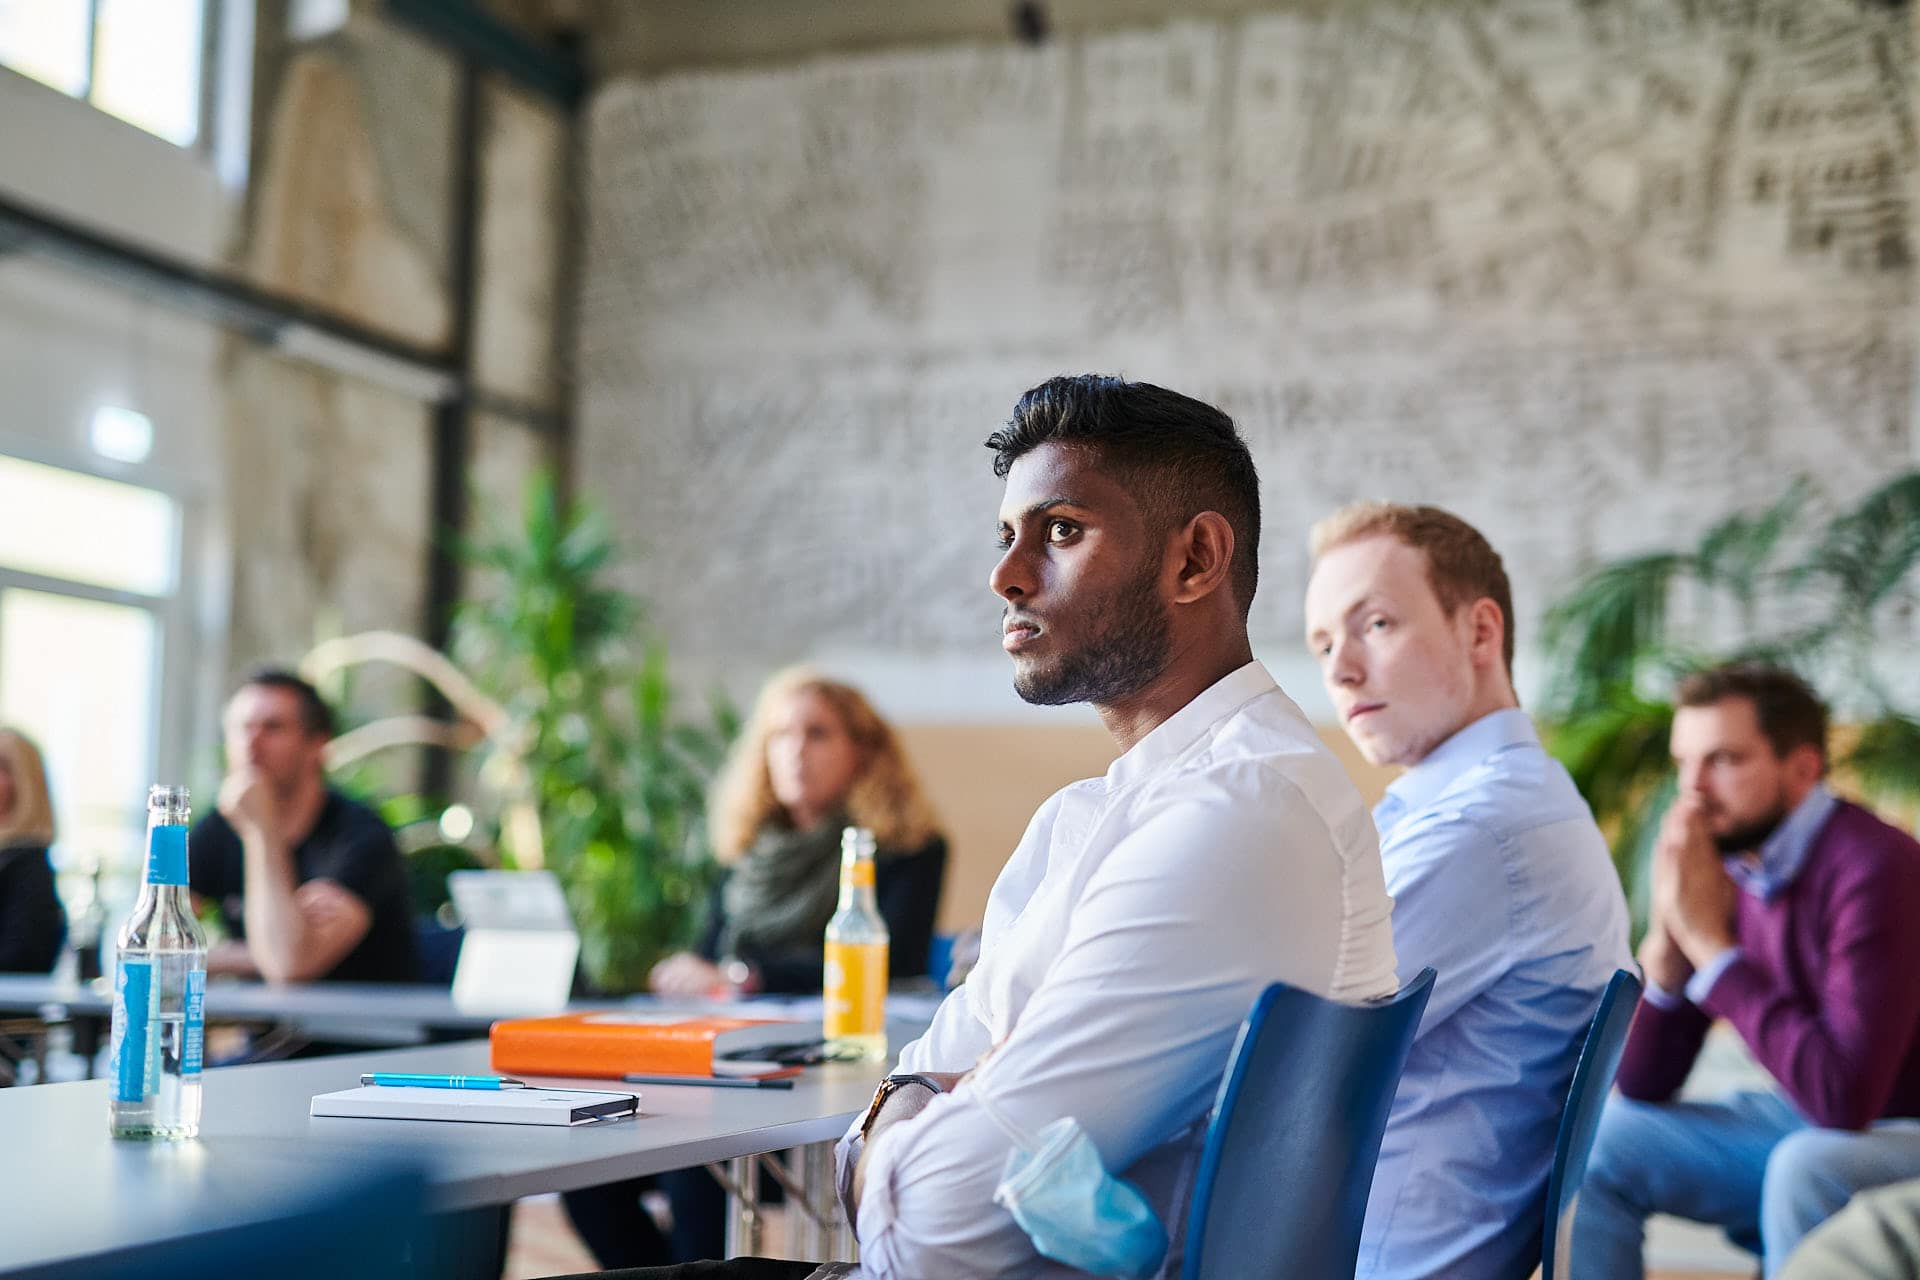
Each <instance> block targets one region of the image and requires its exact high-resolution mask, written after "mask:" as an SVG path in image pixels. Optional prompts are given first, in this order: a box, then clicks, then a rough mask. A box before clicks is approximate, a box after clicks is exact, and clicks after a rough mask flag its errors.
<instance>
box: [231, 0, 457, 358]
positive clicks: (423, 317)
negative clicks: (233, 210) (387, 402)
mask: <svg viewBox="0 0 1920 1280" xmlns="http://www.w3.org/2000/svg"><path fill="white" fill-rule="evenodd" d="M284 68H285V71H284V75H283V76H282V78H281V80H280V83H279V84H278V86H277V90H276V91H275V92H274V93H273V95H272V98H273V108H272V112H271V114H270V116H269V117H268V119H267V121H266V123H265V125H264V126H263V132H262V138H261V144H260V145H261V153H260V157H259V159H258V161H257V165H256V170H255V174H254V183H255V186H254V190H253V192H252V205H251V207H250V209H249V211H248V219H247V222H248V232H247V235H246V236H245V244H244V247H243V249H242V250H241V253H240V255H239V259H240V263H241V265H242V267H243V269H244V270H245V271H246V273H247V274H248V275H249V276H250V277H251V278H252V279H253V280H254V282H255V283H257V284H259V285H261V286H262V287H264V288H268V289H272V290H275V291H277V292H281V293H285V294H288V295H291V296H293V297H295V298H298V299H301V300H302V301H305V302H309V303H312V304H313V305H315V306H318V307H323V308H325V309H327V310H330V311H333V312H336V313H339V314H341V315H343V316H346V317H348V318H351V319H353V320H357V321H359V322H360V323H362V324H365V325H368V326H371V327H372V328H375V329H380V330H384V331H386V332H389V333H392V334H394V335H396V336H398V337H403V338H408V339H411V340H413V341H415V342H419V343H422V344H425V345H429V346H435V345H441V344H444V343H445V342H446V341H447V339H448V336H449V334H450V327H449V320H450V310H449V300H448V296H447V232H448V228H449V226H450V225H451V223H450V217H451V215H450V214H449V212H448V209H449V207H450V203H451V198H452V187H451V169H450V167H449V164H450V158H451V156H452V152H453V148H452V139H453V72H452V66H451V63H449V62H448V61H446V60H445V59H444V58H442V57H441V56H440V55H438V54H436V53H435V52H433V51H432V49H431V48H430V47H428V46H425V45H424V44H422V43H420V42H419V41H417V40H415V39H414V38H412V37H410V36H407V35H405V34H403V33H400V32H397V31H394V30H392V29H391V28H388V27H386V26H384V25H378V24H373V23H371V22H370V21H362V20H358V19H356V21H355V22H354V23H352V24H350V25H349V26H348V27H347V28H346V29H345V30H344V31H342V32H341V33H339V34H338V35H335V36H333V37H329V38H328V39H326V40H324V41H321V42H318V43H316V44H315V45H313V46H311V47H307V48H303V49H302V50H301V51H300V52H298V53H296V54H295V55H293V56H292V57H291V58H289V59H288V60H287V61H286V62H285V64H284Z"/></svg>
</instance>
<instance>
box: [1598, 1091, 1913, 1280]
mask: <svg viewBox="0 0 1920 1280" xmlns="http://www.w3.org/2000/svg"><path fill="white" fill-rule="evenodd" d="M1916 1175H1920V1122H1915V1121H1910V1120H1891V1121H1882V1122H1881V1123H1880V1124H1879V1125H1876V1126H1875V1127H1874V1128H1872V1129H1869V1130H1867V1131H1865V1132H1863V1133H1846V1132H1841V1131H1838V1130H1833V1129H1815V1128H1812V1127H1810V1126H1809V1125H1808V1124H1807V1122H1806V1120H1805V1119H1804V1118H1802V1117H1801V1115H1800V1113H1799V1112H1797V1111H1795V1110H1794V1109H1793V1107H1792V1105H1791V1104H1789V1103H1788V1102H1787V1100H1786V1099H1785V1098H1783V1097H1781V1096H1780V1095H1779V1094H1776V1093H1737V1094H1734V1095H1733V1096H1732V1097H1729V1098H1727V1099H1725V1100H1723V1101H1719V1102H1662V1103H1651V1102H1635V1101H1633V1100H1632V1099H1630V1098H1621V1097H1615V1098H1613V1099H1611V1100H1609V1101H1608V1103H1607V1108H1606V1111H1605V1112H1604V1113H1603V1114H1602V1116H1601V1118H1600V1130H1599V1133H1598V1134H1597V1135H1596V1136H1595V1138H1594V1144H1593V1156H1592V1158H1591V1159H1590V1161H1589V1162H1588V1165H1587V1179H1586V1182H1585V1184H1584V1185H1583V1186H1582V1187H1581V1190H1580V1202H1579V1206H1578V1208H1577V1209H1576V1210H1575V1212H1574V1222H1573V1248H1572V1250H1571V1253H1572V1255H1573V1256H1572V1258H1571V1260H1570V1262H1571V1265H1570V1266H1569V1269H1568V1275H1569V1276H1570V1277H1571V1280H1641V1278H1642V1277H1644V1276H1645V1274H1646V1264H1645V1260H1644V1258H1643V1256H1642V1255H1643V1249H1644V1245H1645V1240H1646V1222H1647V1219H1648V1218H1649V1217H1651V1216H1652V1215H1653V1214H1656V1213H1670V1214H1675V1215H1677V1216H1679V1217H1682V1218H1691V1219H1692V1220H1693V1221H1695V1222H1706V1223H1712V1224H1713V1225H1715V1226H1718V1227H1720V1228H1722V1229H1723V1230H1724V1231H1725V1232H1726V1233H1727V1238H1728V1239H1730V1240H1732V1241H1733V1243H1734V1244H1736V1245H1738V1246H1740V1247H1741V1248H1743V1249H1746V1250H1748V1251H1749V1252H1752V1253H1756V1254H1759V1255H1761V1258H1762V1260H1763V1265H1764V1266H1765V1269H1766V1274H1767V1275H1768V1276H1769V1277H1771V1276H1773V1275H1774V1274H1775V1273H1776V1272H1777V1271H1778V1270H1779V1268H1780V1266H1781V1264H1782V1263H1784V1262H1785V1261H1786V1258H1787V1255H1788V1254H1790V1253H1791V1252H1792V1251H1793V1248H1794V1246H1795V1245H1797V1244H1798V1243H1799V1242H1800V1238H1801V1237H1802V1236H1804V1235H1805V1234H1806V1233H1807V1232H1809V1231H1811V1230H1812V1229H1813V1228H1814V1227H1815V1226H1817V1225H1819V1223H1820V1222H1821V1221H1823V1220H1824V1219H1825V1218H1826V1217H1827V1216H1828V1215H1829V1214H1831V1213H1833V1212H1834V1211H1836V1210H1837V1209H1838V1208H1839V1207H1840V1206H1841V1205H1843V1204H1845V1203H1846V1201H1847V1198H1848V1197H1849V1196H1850V1195H1852V1193H1853V1192H1854V1191H1856V1190H1859V1189H1861V1188H1864V1187H1871V1186H1879V1185H1882V1184H1884V1183H1887V1182H1893V1181H1897V1180H1899V1179H1901V1178H1904V1177H1913V1176H1916Z"/></svg>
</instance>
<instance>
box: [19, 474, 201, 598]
mask: <svg viewBox="0 0 1920 1280" xmlns="http://www.w3.org/2000/svg"><path fill="white" fill-rule="evenodd" d="M0 511H4V512H6V519H4V520H0V565H4V566H6V567H8V568H12V569H20V570H24V571H25V572H27V573H36V574H40V575H42V576H44V577H48V578H64V579H66V580H68V581H70V582H83V583H86V584H88V585H90V586H95V587H106V588H108V589H109V590H114V591H128V592H133V593H135V594H138V595H146V596H163V595H166V594H168V593H170V592H171V591H172V590H173V574H174V564H175V560H176V558H177V557H176V553H175V544H176V542H177V540H178V535H177V532H176V526H177V524H178V516H177V513H176V511H175V509H174V503H173V500H172V499H171V498H169V497H167V495H166V494H164V493H155V492H154V491H153V490H151V489H142V488H140V487H139V486H138V485H131V484H122V483H120V482H119V481H117V480H102V479H101V478H99V477H98V476H89V475H82V474H80V473H79V472H77V471H63V470H61V469H60V468H58V467H46V466H41V465H40V464H39V463H37V462H24V461H22V460H21V459H19V458H0Z"/></svg>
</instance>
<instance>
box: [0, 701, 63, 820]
mask: <svg viewBox="0 0 1920 1280" xmlns="http://www.w3.org/2000/svg"><path fill="white" fill-rule="evenodd" d="M0 764H4V765H5V766H6V770H7V772H8V773H10V774H12V775H13V808H12V809H10V810H8V811H7V812H6V813H0V849H10V848H14V847H16V846H24V845H50V844H52V843H53V799H52V797H50V796H49V795H48V794H47V770H46V766H45V765H43V764H42V763H41V762H40V748H38V747H36V746H34V745H33V742H32V741H31V740H30V739H29V738H28V737H27V736H26V735H25V734H24V733H21V732H20V731H19V730H17V729H0Z"/></svg>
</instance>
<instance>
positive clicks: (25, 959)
mask: <svg viewBox="0 0 1920 1280" xmlns="http://www.w3.org/2000/svg"><path fill="white" fill-rule="evenodd" d="M66 936H67V917H66V915H65V914H64V913H63V912H62V911H61V910H60V898H59V895H57V894H55V893H54V891H53V866H52V864H51V863H49V862H48V861H47V851H46V849H45V848H44V847H42V846H40V845H24V846H21V847H19V848H15V849H0V973H51V972H53V962H54V961H55V960H58V959H59V958H60V944H61V942H62V941H64V940H65V938H66Z"/></svg>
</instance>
